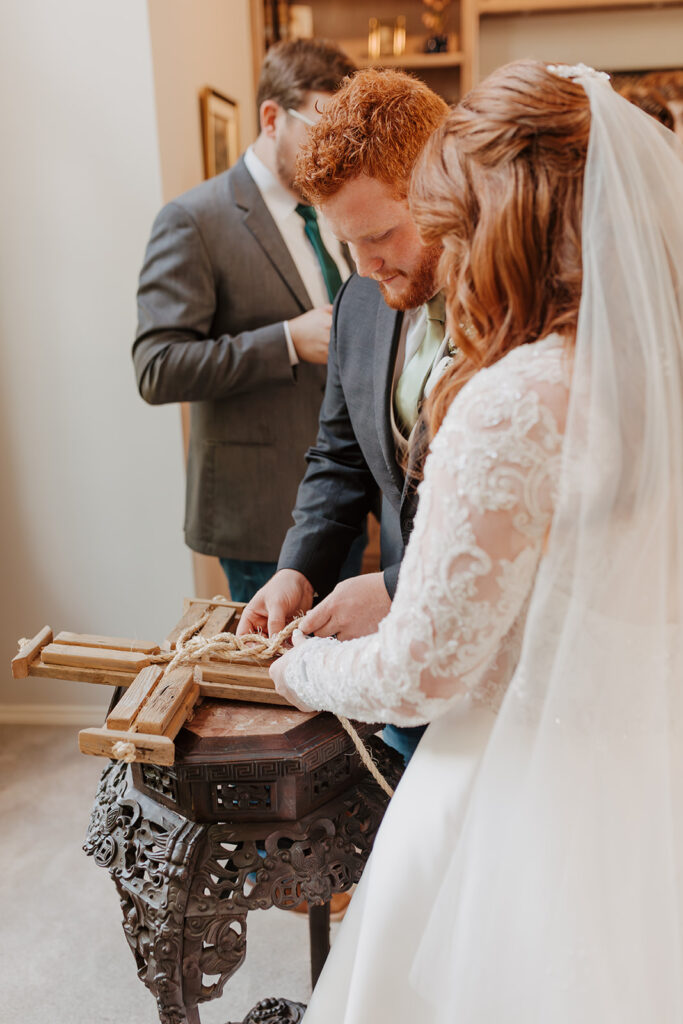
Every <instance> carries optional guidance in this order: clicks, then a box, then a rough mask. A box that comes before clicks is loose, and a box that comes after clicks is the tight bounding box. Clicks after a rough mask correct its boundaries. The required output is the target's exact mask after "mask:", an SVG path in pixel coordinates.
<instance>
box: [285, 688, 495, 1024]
mask: <svg viewBox="0 0 683 1024" xmlns="http://www.w3.org/2000/svg"><path fill="white" fill-rule="evenodd" d="M495 720H496V719H495V715H494V714H493V712H492V711H491V710H490V709H488V708H486V707H483V706H482V705H481V704H476V705H475V704H472V703H471V702H470V701H469V699H468V698H463V700H462V702H459V703H458V705H457V707H454V708H452V709H450V710H449V711H448V712H447V714H445V715H443V716H442V717H441V718H439V719H437V720H436V721H434V722H432V723H431V725H430V726H429V728H428V729H427V731H426V733H425V735H424V736H423V737H422V740H421V741H420V744H419V746H418V748H417V750H416V752H415V754H414V755H413V757H412V760H411V761H410V764H409V765H408V767H407V769H406V771H405V774H404V776H403V778H402V779H401V781H400V783H399V785H398V787H397V789H396V793H395V795H394V796H393V798H392V800H391V802H390V804H389V807H388V809H387V813H386V815H385V817H384V821H383V822H382V825H381V828H380V830H379V833H378V835H377V839H376V841H375V845H374V848H373V851H372V854H371V856H370V859H369V860H368V863H367V865H366V868H365V871H364V872H363V877H362V878H361V880H360V883H359V885H358V888H357V889H356V892H355V893H354V896H353V899H352V900H351V904H350V906H349V909H348V910H347V913H346V916H345V918H344V920H343V922H342V924H341V926H340V929H339V932H338V934H337V937H336V939H335V942H334V945H333V947H332V950H331V952H330V955H329V957H328V960H327V963H326V964H325V968H324V970H323V973H322V975H321V977H320V980H319V981H318V984H317V985H316V988H315V991H314V993H313V996H312V999H311V1002H310V1004H309V1007H308V1010H307V1012H306V1014H305V1016H304V1024H432V1022H435V1021H436V1016H435V1014H436V1011H435V1008H434V1006H432V1005H431V1004H429V1003H427V1002H426V1001H425V999H424V998H422V997H421V996H420V995H419V994H418V992H417V991H416V990H415V988H414V986H413V985H412V984H411V980H410V973H411V968H412V965H413V961H414V959H415V954H416V952H417V949H418V946H419V944H420V941H421V939H422V936H423V933H424V930H425V927H426V924H427V921H428V919H429V916H430V914H431V911H432V909H433V907H434V903H435V900H436V899H437V896H438V893H439V889H440V887H441V882H442V875H443V872H444V871H445V868H446V866H447V864H448V863H449V860H450V857H451V855H452V851H453V846H454V843H455V842H456V840H457V837H458V835H459V832H460V829H461V827H462V822H463V818H464V814H465V810H466V807H467V803H468V799H469V796H470V794H471V791H472V786H473V783H474V780H475V778H476V774H477V770H478V768H479V765H480V763H481V759H482V755H483V753H484V750H485V749H486V745H487V743H488V739H489V736H490V734H491V730H492V728H493V725H494V723H495Z"/></svg>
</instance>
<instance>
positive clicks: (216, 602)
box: [185, 597, 247, 612]
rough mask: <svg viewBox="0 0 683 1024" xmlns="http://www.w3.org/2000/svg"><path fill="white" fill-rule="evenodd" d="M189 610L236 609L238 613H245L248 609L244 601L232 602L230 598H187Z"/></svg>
mask: <svg viewBox="0 0 683 1024" xmlns="http://www.w3.org/2000/svg"><path fill="white" fill-rule="evenodd" d="M185 600H186V601H187V605H188V609H189V608H195V607H196V608H199V607H200V606H201V607H202V608H205V609H206V608H218V607H221V608H234V609H236V611H238V612H242V611H244V609H245V608H246V607H247V606H246V604H245V602H244V601H231V600H230V598H229V597H212V598H211V599H208V598H206V597H186V598H185Z"/></svg>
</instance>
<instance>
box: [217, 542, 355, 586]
mask: <svg viewBox="0 0 683 1024" xmlns="http://www.w3.org/2000/svg"><path fill="white" fill-rule="evenodd" d="M367 542H368V535H367V532H366V531H363V533H362V534H361V535H360V537H358V539H357V540H354V542H353V544H352V545H351V550H350V551H349V554H348V557H347V559H346V561H345V562H344V564H343V566H342V570H341V574H340V576H339V579H340V580H348V579H351V577H352V576H359V575H360V570H361V565H362V562H363V552H364V551H365V546H366V544H367ZM220 563H221V566H222V568H223V572H224V573H225V575H226V576H227V577H228V583H229V585H230V597H231V599H232V600H233V601H251V599H252V597H253V596H254V594H255V593H256V591H257V590H260V589H261V587H262V586H263V585H264V584H266V583H267V582H268V580H269V579H270V578H271V576H274V575H275V570H276V569H277V562H250V561H247V560H246V559H242V558H221V559H220Z"/></svg>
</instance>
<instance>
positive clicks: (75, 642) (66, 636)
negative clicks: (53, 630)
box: [55, 631, 159, 654]
mask: <svg viewBox="0 0 683 1024" xmlns="http://www.w3.org/2000/svg"><path fill="white" fill-rule="evenodd" d="M55 643H56V644H69V645H72V646H75V647H106V648H108V649H109V650H112V651H140V652H141V653H142V654H158V653H159V644H152V643H143V642H142V641H138V640H126V639H125V637H120V636H99V635H98V634H96V633H67V632H64V631H63V632H61V633H58V634H57V636H56V637H55Z"/></svg>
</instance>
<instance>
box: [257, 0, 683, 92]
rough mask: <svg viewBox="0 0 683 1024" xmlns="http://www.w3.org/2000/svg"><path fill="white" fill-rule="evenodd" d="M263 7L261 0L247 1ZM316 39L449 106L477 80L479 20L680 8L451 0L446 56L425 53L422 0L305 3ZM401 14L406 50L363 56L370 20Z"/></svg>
mask: <svg viewBox="0 0 683 1024" xmlns="http://www.w3.org/2000/svg"><path fill="white" fill-rule="evenodd" d="M252 2H253V3H254V4H257V5H258V6H259V7H260V8H262V4H263V0H252ZM309 3H310V6H311V7H312V8H313V27H314V31H315V33H316V35H318V36H325V37H327V38H329V39H335V40H337V41H338V42H339V44H340V46H342V47H343V48H344V49H345V50H346V51H347V53H348V54H349V56H351V57H352V58H353V59H354V60H355V61H356V63H357V64H358V65H359V66H360V67H371V66H375V67H395V68H402V69H404V70H406V71H411V72H413V73H415V74H419V76H420V77H421V78H423V79H424V80H425V81H426V82H427V84H428V85H429V86H430V87H431V88H433V89H434V90H435V91H436V92H438V93H440V94H441V95H442V96H444V98H445V99H446V100H447V101H448V102H453V101H455V100H457V99H458V98H459V97H460V96H461V95H462V94H463V93H465V92H467V90H468V89H470V88H471V87H472V86H473V85H474V84H476V82H477V81H478V80H479V77H480V74H479V39H480V31H481V22H482V19H486V18H491V17H496V16H497V15H498V16H505V15H517V14H518V15H522V16H523V15H533V14H553V13H558V14H568V13H572V12H575V13H577V14H581V13H585V12H587V11H614V12H615V17H616V15H617V14H618V12H619V11H620V10H621V11H625V10H633V9H636V8H641V9H648V8H650V9H653V10H654V9H655V8H661V7H681V6H683V0H453V3H452V5H451V7H450V9H449V21H448V25H447V30H448V32H449V33H450V35H451V40H450V46H451V49H449V50H448V51H447V52H446V53H424V52H423V47H424V42H425V39H426V38H427V36H428V35H429V32H428V30H427V29H426V28H425V27H424V26H423V25H422V23H421V18H420V16H421V14H422V12H423V11H424V10H425V8H424V6H423V5H422V3H421V0H401V2H397V0H372V2H370V0H309ZM398 15H404V16H405V18H406V23H407V39H406V52H405V53H404V54H403V55H402V56H393V55H389V54H387V55H386V56H381V57H379V58H378V59H377V60H371V59H370V58H369V57H368V45H367V30H368V22H369V19H370V18H371V17H374V18H378V19H379V20H380V21H386V22H391V21H392V20H393V19H394V18H395V17H397V16H398Z"/></svg>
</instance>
